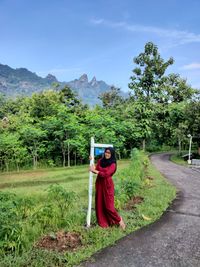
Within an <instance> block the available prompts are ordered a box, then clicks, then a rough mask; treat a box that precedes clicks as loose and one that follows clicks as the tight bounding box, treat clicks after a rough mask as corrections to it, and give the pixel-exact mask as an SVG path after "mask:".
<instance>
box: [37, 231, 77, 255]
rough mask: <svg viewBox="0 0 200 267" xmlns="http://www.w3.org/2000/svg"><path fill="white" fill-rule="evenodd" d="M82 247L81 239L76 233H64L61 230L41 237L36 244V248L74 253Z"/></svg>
mask: <svg viewBox="0 0 200 267" xmlns="http://www.w3.org/2000/svg"><path fill="white" fill-rule="evenodd" d="M81 245H82V243H81V237H80V234H78V233H73V232H71V233H70V232H65V231H63V230H61V231H59V232H57V233H56V234H54V233H52V234H49V235H46V236H43V237H42V238H41V239H40V240H39V241H38V242H37V243H36V247H37V248H42V249H47V250H56V251H59V252H63V251H75V250H76V249H78V248H79V247H80V246H81Z"/></svg>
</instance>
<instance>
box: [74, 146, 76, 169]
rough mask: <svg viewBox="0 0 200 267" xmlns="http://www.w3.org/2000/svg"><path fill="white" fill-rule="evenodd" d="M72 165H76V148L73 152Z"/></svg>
mask: <svg viewBox="0 0 200 267" xmlns="http://www.w3.org/2000/svg"><path fill="white" fill-rule="evenodd" d="M74 165H75V166H76V150H75V153H74Z"/></svg>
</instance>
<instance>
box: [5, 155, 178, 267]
mask: <svg viewBox="0 0 200 267" xmlns="http://www.w3.org/2000/svg"><path fill="white" fill-rule="evenodd" d="M11 177H12V178H11ZM150 178H151V179H150ZM114 181H115V185H116V188H117V187H119V193H118V194H116V201H118V204H119V207H120V210H119V213H120V215H121V216H122V217H123V218H124V220H125V222H126V224H127V228H126V231H121V230H120V229H119V228H118V227H111V228H108V229H102V228H100V227H98V226H97V225H96V226H94V227H92V228H90V229H86V228H84V223H85V218H86V211H87V197H88V167H87V166H79V167H71V168H65V169H61V168H54V169H49V170H37V171H23V172H20V173H10V174H2V175H1V177H0V188H1V190H3V191H4V192H14V193H16V194H17V195H19V196H25V197H34V199H35V200H36V205H39V204H40V203H42V202H43V201H44V199H45V195H46V194H47V192H46V191H44V190H46V189H47V188H48V186H49V185H51V184H52V183H59V184H61V185H62V186H63V187H64V188H65V189H67V191H74V192H76V194H77V195H78V196H79V201H78V203H77V206H76V210H71V211H70V212H69V214H68V221H67V224H66V225H65V226H63V227H64V229H65V230H67V231H76V232H79V233H80V235H81V239H82V247H81V248H80V249H79V250H78V251H75V252H68V253H64V254H59V253H56V252H50V251H45V250H38V249H36V248H34V247H32V245H31V246H27V249H26V250H24V252H23V254H21V255H17V254H16V255H14V254H7V255H6V256H4V257H2V259H0V266H2V267H8V266H9V267H11V266H15V267H21V266H30V267H36V266H37V267H40V266H41V267H45V266H48V267H50V266H52V267H55V266H74V265H77V264H79V263H80V262H81V261H83V260H86V259H88V258H89V257H91V256H92V254H93V253H95V252H97V251H98V250H100V249H102V248H104V247H106V246H108V245H111V244H114V243H115V242H116V240H118V239H120V238H121V237H123V236H125V235H127V234H129V233H131V232H133V231H135V230H137V229H139V228H141V227H143V226H145V225H147V224H150V223H153V222H154V221H155V220H157V219H158V218H159V217H160V216H161V215H162V213H163V212H164V211H165V210H166V208H167V207H168V205H169V204H170V203H171V202H172V200H173V199H174V198H175V195H176V190H175V188H174V187H173V186H172V185H171V184H170V183H169V182H168V181H167V180H166V179H164V178H163V177H162V176H161V174H160V173H159V172H158V171H157V170H156V169H155V167H154V166H153V165H152V164H151V163H149V161H148V158H147V156H146V155H144V154H140V156H139V157H138V158H135V159H134V160H133V161H119V162H118V171H117V173H116V175H115V178H114ZM122 181H124V182H125V181H129V182H130V181H133V182H135V183H132V184H131V183H129V184H128V185H129V187H128V190H129V191H128V192H130V190H133V193H134V195H137V196H138V195H139V196H142V197H144V201H143V202H142V203H141V204H138V205H136V208H135V209H133V210H125V209H124V208H123V207H124V204H125V200H127V196H126V195H125V200H124V199H123V198H121V196H122V195H123V192H125V191H123V190H125V189H126V190H127V185H126V184H125V183H123V182H122ZM137 184H138V185H139V186H138V187H137V186H136V187H135V185H137ZM124 185H126V187H123V186H124ZM93 204H94V201H93ZM95 221H96V219H95V212H94V210H93V211H92V222H93V223H95ZM27 227H28V226H27ZM48 230H49V229H48ZM55 230H56V227H53V226H52V231H55ZM34 231H35V233H34ZM44 232H45V231H44ZM44 232H40V235H41V234H42V233H44ZM29 233H30V235H32V236H33V240H34V235H36V236H37V235H39V233H38V232H37V227H36V226H35V228H34V227H32V229H29Z"/></svg>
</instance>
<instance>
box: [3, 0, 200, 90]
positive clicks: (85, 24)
mask: <svg viewBox="0 0 200 267" xmlns="http://www.w3.org/2000/svg"><path fill="white" fill-rule="evenodd" d="M199 12H200V1H199V0H190V1H188V0H167V1H160V0H151V1H149V0H140V1H138V0H137V1H136V0H121V1H119V0H101V1H100V0H48V1H47V0H0V63H1V64H5V65H9V66H10V67H12V68H21V67H24V68H27V69H28V70H30V71H32V72H35V73H36V74H38V75H39V76H41V77H45V76H46V75H47V74H48V73H51V74H53V75H55V76H56V77H57V79H58V80H59V81H71V80H74V79H76V78H79V77H80V76H81V75H82V74H84V73H86V74H87V75H88V78H89V80H91V79H92V78H93V76H95V77H96V79H97V80H103V81H105V82H106V83H107V84H109V85H115V86H117V87H120V88H121V89H122V90H124V91H127V90H128V83H129V82H130V76H131V75H132V70H133V69H134V67H135V65H134V63H133V58H134V57H136V56H137V55H138V54H139V53H141V52H143V50H144V46H145V44H146V43H147V42H150V41H151V42H153V43H154V44H155V45H157V46H158V50H159V53H160V54H161V57H162V58H163V59H164V60H167V59H169V58H170V57H173V58H174V60H175V62H174V64H173V65H172V66H170V67H169V68H168V73H171V72H174V73H179V74H180V75H181V77H183V78H186V79H187V81H188V83H189V84H190V85H192V86H193V87H195V88H200V52H199V51H200V15H199Z"/></svg>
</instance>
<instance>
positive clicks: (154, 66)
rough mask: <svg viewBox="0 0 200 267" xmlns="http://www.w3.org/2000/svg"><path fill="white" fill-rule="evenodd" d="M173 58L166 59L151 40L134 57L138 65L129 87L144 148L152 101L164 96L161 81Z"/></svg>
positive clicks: (150, 120)
mask: <svg viewBox="0 0 200 267" xmlns="http://www.w3.org/2000/svg"><path fill="white" fill-rule="evenodd" d="M173 62H174V61H173V58H170V59H169V60H167V61H164V60H163V59H162V58H161V56H160V54H159V52H158V48H157V46H156V45H154V44H153V43H152V42H149V43H147V44H146V45H145V48H144V52H143V53H140V54H139V55H138V56H137V57H135V58H134V63H135V64H137V65H138V67H136V68H135V69H133V76H131V77H130V79H131V83H129V88H130V89H131V90H133V100H134V101H135V102H137V105H136V109H137V113H136V116H137V123H138V124H140V126H141V130H142V136H143V141H142V143H143V149H144V150H145V147H146V139H147V138H149V137H150V135H151V132H152V131H151V125H152V105H151V103H152V102H155V101H157V99H158V98H159V99H160V98H162V91H161V82H162V81H163V77H164V74H165V71H166V69H167V68H168V66H170V65H171V64H173Z"/></svg>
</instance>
